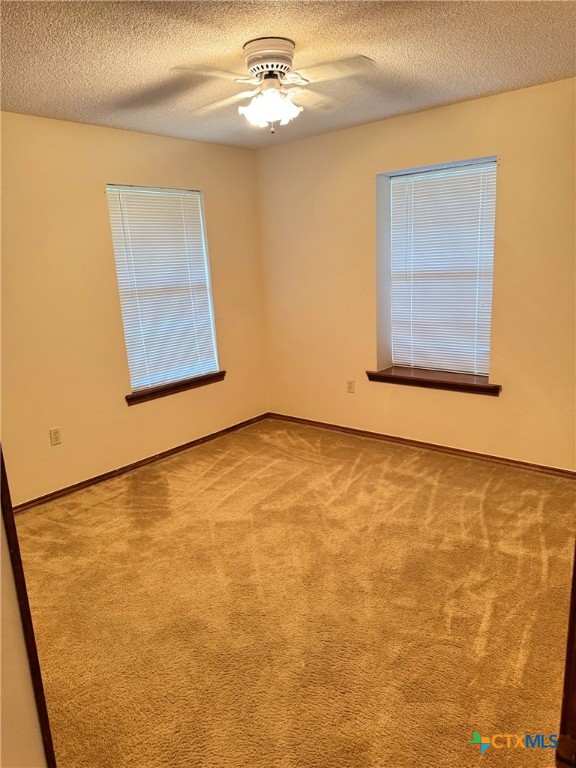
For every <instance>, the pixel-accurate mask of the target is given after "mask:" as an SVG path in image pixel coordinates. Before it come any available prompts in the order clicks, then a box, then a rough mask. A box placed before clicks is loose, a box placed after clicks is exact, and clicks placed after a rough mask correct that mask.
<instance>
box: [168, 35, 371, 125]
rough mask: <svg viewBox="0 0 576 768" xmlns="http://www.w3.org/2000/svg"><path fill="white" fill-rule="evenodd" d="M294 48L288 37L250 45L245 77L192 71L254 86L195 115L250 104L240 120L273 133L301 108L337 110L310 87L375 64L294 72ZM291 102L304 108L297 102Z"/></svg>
mask: <svg viewBox="0 0 576 768" xmlns="http://www.w3.org/2000/svg"><path fill="white" fill-rule="evenodd" d="M294 48H295V45H294V41H293V40H290V39H288V38H287V37H259V38H257V39H255V40H249V41H248V42H247V43H246V44H245V45H244V48H243V49H244V58H245V61H246V67H247V69H248V73H249V76H248V77H246V76H242V75H239V74H238V73H237V72H227V71H225V70H220V69H197V68H192V71H193V72H195V73H197V74H200V75H206V76H209V77H218V78H224V79H226V80H233V81H234V82H236V83H239V84H242V85H253V86H256V87H255V88H253V89H252V90H248V91H241V92H240V93H236V94H234V95H233V96H229V97H228V98H226V99H221V100H220V101H215V102H213V103H212V104H208V105H206V106H204V107H200V108H199V109H196V110H195V113H196V114H197V115H205V114H208V113H209V112H212V111H214V110H216V109H220V108H222V107H227V106H230V105H232V104H236V103H237V102H241V101H244V100H245V99H251V101H250V103H249V104H247V105H242V106H240V107H239V108H238V111H239V113H240V114H241V115H244V117H246V119H247V120H248V122H249V123H251V125H254V126H258V127H260V128H266V127H268V126H270V132H271V133H274V132H275V124H276V123H279V124H280V125H286V124H287V123H289V122H290V121H291V120H293V119H294V118H295V117H297V116H298V115H299V114H300V113H301V112H302V110H303V106H302V104H303V105H304V106H306V108H310V109H313V110H328V109H331V108H334V107H336V106H338V104H339V102H338V101H336V99H333V98H331V97H329V96H325V95H324V94H321V93H318V92H317V91H314V90H312V89H310V88H308V86H309V84H310V83H317V82H321V81H325V80H336V79H338V78H343V77H353V76H356V75H359V74H361V73H362V72H365V71H366V70H367V69H368V68H370V67H371V66H373V61H372V60H371V59H369V58H368V57H366V56H352V57H350V58H346V59H339V60H337V61H330V62H325V63H323V64H316V65H314V66H312V67H306V68H305V69H301V70H300V71H299V72H294V71H293V70H292V61H293V59H294ZM179 69H188V70H190V69H191V68H189V67H179ZM294 98H297V99H298V101H299V102H302V103H301V104H297V103H295V102H294V101H293V99H294Z"/></svg>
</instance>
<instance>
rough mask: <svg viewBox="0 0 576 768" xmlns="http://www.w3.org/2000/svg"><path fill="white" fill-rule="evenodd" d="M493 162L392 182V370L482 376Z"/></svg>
mask: <svg viewBox="0 0 576 768" xmlns="http://www.w3.org/2000/svg"><path fill="white" fill-rule="evenodd" d="M495 202H496V161H488V162H482V163H477V164H474V165H466V166H463V165H460V166H452V167H450V168H443V169H441V170H427V171H418V172H413V173H412V172H410V173H407V174H402V175H398V176H392V177H391V219H392V221H391V244H390V245H391V313H392V359H393V363H394V365H404V366H411V367H416V368H430V369H434V370H444V371H455V372H461V373H473V374H481V375H488V368H489V358H490V323H491V314H492V274H493V261H494V210H495Z"/></svg>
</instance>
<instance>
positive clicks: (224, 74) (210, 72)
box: [172, 67, 244, 80]
mask: <svg viewBox="0 0 576 768" xmlns="http://www.w3.org/2000/svg"><path fill="white" fill-rule="evenodd" d="M172 69H173V70H177V71H180V72H193V73H194V74H196V75H201V76H202V77H217V78H218V79H220V80H238V78H243V77H244V75H242V73H241V72H229V71H228V70H227V69H212V68H211V67H172Z"/></svg>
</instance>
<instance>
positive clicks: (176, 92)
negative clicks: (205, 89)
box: [115, 75, 197, 109]
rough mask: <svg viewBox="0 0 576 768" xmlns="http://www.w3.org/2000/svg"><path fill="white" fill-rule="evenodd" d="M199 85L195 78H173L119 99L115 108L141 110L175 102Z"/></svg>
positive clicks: (180, 76)
mask: <svg viewBox="0 0 576 768" xmlns="http://www.w3.org/2000/svg"><path fill="white" fill-rule="evenodd" d="M196 85H197V83H196V82H195V81H194V78H190V77H183V76H182V75H179V76H177V77H174V76H173V77H171V78H169V79H167V80H164V81H162V82H160V83H157V84H156V85H151V86H149V87H148V88H144V89H142V90H139V91H137V92H136V93H133V94H130V95H128V96H125V97H123V98H121V99H118V100H117V101H116V103H115V106H117V107H120V108H122V109H140V108H145V107H154V106H156V105H157V104H162V102H164V101H168V100H174V99H176V98H178V97H179V96H181V95H183V94H185V93H190V92H192V91H193V90H194V88H195V87H196Z"/></svg>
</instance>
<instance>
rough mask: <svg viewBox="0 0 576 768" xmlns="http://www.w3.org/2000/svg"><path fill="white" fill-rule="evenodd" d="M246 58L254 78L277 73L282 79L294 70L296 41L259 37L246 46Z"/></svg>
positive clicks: (284, 38) (283, 38) (285, 38)
mask: <svg viewBox="0 0 576 768" xmlns="http://www.w3.org/2000/svg"><path fill="white" fill-rule="evenodd" d="M244 58H245V60H246V66H247V68H248V71H249V72H250V74H251V75H252V76H253V77H262V76H263V75H265V74H266V73H268V72H277V73H278V75H279V76H280V77H283V76H284V75H287V74H288V72H290V70H291V69H292V61H293V59H294V41H293V40H290V39H289V38H287V37H258V38H257V39H256V40H249V41H248V42H247V43H245V45H244Z"/></svg>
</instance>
